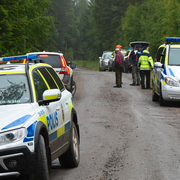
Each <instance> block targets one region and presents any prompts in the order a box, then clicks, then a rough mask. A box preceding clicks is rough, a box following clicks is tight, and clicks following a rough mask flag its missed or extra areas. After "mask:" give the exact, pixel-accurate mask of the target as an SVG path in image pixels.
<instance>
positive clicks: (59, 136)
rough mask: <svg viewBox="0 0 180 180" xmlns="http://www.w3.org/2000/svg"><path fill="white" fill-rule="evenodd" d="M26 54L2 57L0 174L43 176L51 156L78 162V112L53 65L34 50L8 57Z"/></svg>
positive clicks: (45, 179) (67, 163) (68, 164)
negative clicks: (31, 52) (44, 61)
mask: <svg viewBox="0 0 180 180" xmlns="http://www.w3.org/2000/svg"><path fill="white" fill-rule="evenodd" d="M26 58H27V56H17V57H7V58H1V62H2V63H5V64H2V65H0V81H1V83H0V116H1V123H0V178H5V177H17V176H22V175H27V177H28V178H27V179H31V180H32V179H41V180H48V179H49V171H50V169H51V162H52V161H53V160H55V159H57V158H58V159H59V162H60V164H61V166H62V167H68V168H70V167H77V166H78V164H79V161H80V155H79V142H80V133H79V125H78V118H77V113H76V110H75V108H74V102H73V98H72V94H71V93H70V92H69V91H67V90H66V88H65V86H64V83H63V82H62V81H61V79H60V78H59V76H58V74H57V73H56V72H55V70H54V69H53V68H52V66H50V65H48V64H45V63H43V62H42V61H41V60H40V59H38V60H37V59H36V58H37V57H36V56H34V55H29V57H28V59H29V61H27V62H26V63H10V61H17V60H24V59H26ZM6 62H8V63H6Z"/></svg>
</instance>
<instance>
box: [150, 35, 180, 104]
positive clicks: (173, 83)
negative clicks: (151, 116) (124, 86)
mask: <svg viewBox="0 0 180 180" xmlns="http://www.w3.org/2000/svg"><path fill="white" fill-rule="evenodd" d="M178 42H180V38H178V37H167V38H166V43H164V44H162V45H160V46H159V48H158V50H157V53H156V57H155V63H154V70H153V79H152V85H153V90H152V101H158V100H159V102H160V105H161V106H164V105H166V104H167V102H168V101H180V58H179V57H180V44H178Z"/></svg>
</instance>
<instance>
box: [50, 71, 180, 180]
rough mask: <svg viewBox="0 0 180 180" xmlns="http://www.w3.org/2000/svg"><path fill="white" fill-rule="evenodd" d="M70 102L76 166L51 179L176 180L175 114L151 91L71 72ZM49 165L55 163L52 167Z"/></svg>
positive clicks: (179, 116) (178, 125) (107, 75)
mask: <svg viewBox="0 0 180 180" xmlns="http://www.w3.org/2000/svg"><path fill="white" fill-rule="evenodd" d="M75 80H76V84H77V92H76V95H75V97H74V101H75V108H76V110H77V112H78V117H79V124H80V130H81V145H80V148H81V151H80V153H81V161H80V164H79V167H78V168H75V169H68V170H64V169H58V170H57V169H53V170H52V172H51V180H56V179H57V180H59V179H62V180H66V179H68V180H75V179H76V180H86V179H87V180H179V179H180V151H179V150H180V109H179V106H180V105H179V104H177V103H176V104H175V103H171V104H169V106H167V107H160V105H159V103H158V102H152V100H151V90H146V89H145V90H144V89H143V90H142V89H141V88H140V87H139V86H135V87H132V86H130V85H129V84H130V83H131V74H130V73H123V85H122V88H113V86H114V85H115V84H114V82H115V74H114V72H97V71H89V70H85V69H80V68H76V69H75ZM54 164H55V163H54Z"/></svg>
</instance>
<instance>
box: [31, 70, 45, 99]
mask: <svg viewBox="0 0 180 180" xmlns="http://www.w3.org/2000/svg"><path fill="white" fill-rule="evenodd" d="M33 80H34V86H35V90H36V97H37V100H42V99H43V97H42V95H43V92H44V91H45V90H47V89H48V87H47V86H46V83H45V82H44V80H43V78H42V76H41V75H40V74H39V73H38V71H37V70H36V71H34V72H33Z"/></svg>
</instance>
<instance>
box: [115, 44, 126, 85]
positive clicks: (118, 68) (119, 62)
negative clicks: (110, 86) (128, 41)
mask: <svg viewBox="0 0 180 180" xmlns="http://www.w3.org/2000/svg"><path fill="white" fill-rule="evenodd" d="M121 47H122V46H121V45H117V46H116V57H115V60H114V61H115V76H116V86H114V87H122V86H121V84H122V71H123V65H124V56H123V54H122V53H121Z"/></svg>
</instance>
